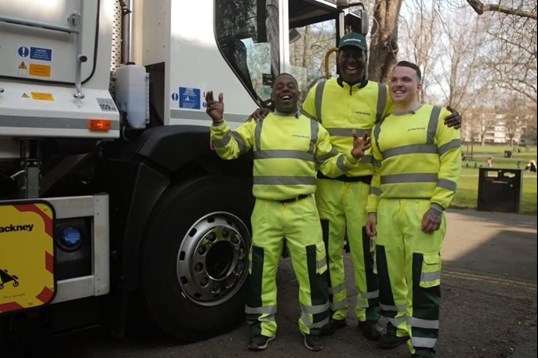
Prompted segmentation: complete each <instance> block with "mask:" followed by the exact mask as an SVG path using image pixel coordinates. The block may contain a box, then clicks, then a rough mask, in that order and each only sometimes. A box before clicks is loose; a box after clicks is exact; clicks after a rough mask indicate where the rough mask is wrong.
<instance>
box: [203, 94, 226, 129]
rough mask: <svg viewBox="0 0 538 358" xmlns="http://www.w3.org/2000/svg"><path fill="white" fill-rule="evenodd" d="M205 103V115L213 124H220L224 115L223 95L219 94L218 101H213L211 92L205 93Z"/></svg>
mask: <svg viewBox="0 0 538 358" xmlns="http://www.w3.org/2000/svg"><path fill="white" fill-rule="evenodd" d="M205 101H206V103H207V109H206V113H207V114H208V115H209V117H211V119H212V120H213V123H214V124H215V123H219V122H221V121H222V117H223V114H224V95H223V94H222V93H219V100H218V101H215V99H214V97H213V91H207V93H206V95H205Z"/></svg>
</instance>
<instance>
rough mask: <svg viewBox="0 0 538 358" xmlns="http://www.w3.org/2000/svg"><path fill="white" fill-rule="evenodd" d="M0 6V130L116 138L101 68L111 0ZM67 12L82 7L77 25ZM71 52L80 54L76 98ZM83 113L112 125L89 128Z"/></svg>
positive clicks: (2, 2)
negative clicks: (79, 96)
mask: <svg viewBox="0 0 538 358" xmlns="http://www.w3.org/2000/svg"><path fill="white" fill-rule="evenodd" d="M81 4H83V7H82V5H81ZM0 8H1V9H2V14H1V15H0V32H1V33H2V36H1V37H0V63H2V66H0V89H1V91H0V92H1V93H0V127H2V132H1V133H0V136H14V137H79V138H118V137H119V114H118V111H117V109H116V106H115V104H114V101H113V100H112V97H111V96H110V93H109V91H108V88H109V76H107V75H106V74H107V73H109V72H110V51H111V46H112V41H111V37H112V28H111V27H112V26H111V25H112V20H111V19H112V16H113V11H112V10H113V1H110V0H106V1H98V0H85V1H43V2H39V7H36V6H35V1H28V0H20V1H10V0H0ZM20 14H24V16H25V17H21V16H20ZM73 14H82V16H81V25H80V28H79V27H77V26H73V25H72V24H70V22H69V20H68V19H69V17H70V16H72V15H73ZM78 21H79V24H80V20H78ZM77 33H79V34H80V36H81V38H80V41H81V43H80V48H78V47H77ZM77 55H82V56H85V57H86V58H87V61H86V62H83V63H82V64H81V67H80V81H81V83H82V85H81V92H82V95H83V98H75V96H74V95H75V93H76V92H77V89H76V85H75V82H76V62H77V61H76V59H77ZM103 74H105V75H103ZM90 119H104V120H109V121H111V123H112V124H111V130H109V131H99V132H92V131H89V130H88V121H89V120H90Z"/></svg>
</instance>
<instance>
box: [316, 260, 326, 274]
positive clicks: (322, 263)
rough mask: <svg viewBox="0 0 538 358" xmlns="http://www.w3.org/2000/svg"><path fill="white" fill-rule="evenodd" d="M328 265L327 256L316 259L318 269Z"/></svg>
mask: <svg viewBox="0 0 538 358" xmlns="http://www.w3.org/2000/svg"><path fill="white" fill-rule="evenodd" d="M325 266H327V259H326V258H325V257H323V258H321V259H319V260H317V261H316V269H317V270H318V271H319V270H321V269H322V268H323V267H325Z"/></svg>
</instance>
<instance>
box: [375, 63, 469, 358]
mask: <svg viewBox="0 0 538 358" xmlns="http://www.w3.org/2000/svg"><path fill="white" fill-rule="evenodd" d="M420 89H421V71H420V69H419V67H418V66H417V65H416V64H414V63H411V62H408V61H400V62H398V63H397V64H396V66H395V67H394V69H393V71H392V75H391V76H390V81H389V90H390V96H391V98H392V100H393V101H394V110H393V113H392V114H391V115H390V116H389V117H387V118H385V119H384V120H383V121H382V122H380V123H377V124H376V125H375V127H374V129H373V130H372V153H373V158H374V176H373V179H372V186H371V189H370V195H369V197H368V203H367V210H368V213H369V215H368V223H367V226H366V229H367V233H368V235H371V236H377V238H376V259H377V272H378V274H379V297H380V304H381V314H382V315H383V316H384V317H385V318H387V320H388V323H387V329H386V333H385V334H383V336H381V338H380V340H379V343H378V346H379V347H380V348H382V349H392V348H396V347H398V346H399V345H400V344H403V343H405V342H409V347H410V350H411V353H412V356H413V357H421V358H433V357H434V355H435V344H436V341H437V336H438V333H439V313H440V307H441V288H440V286H441V246H442V243H443V240H444V237H445V233H446V218H445V214H444V210H446V209H447V208H448V206H449V205H450V202H451V201H452V199H453V198H454V194H455V192H456V185H457V182H458V178H459V175H460V171H461V143H460V132H459V131H458V130H456V129H453V128H448V127H446V126H445V125H443V123H442V120H441V118H443V117H444V116H445V115H447V114H448V111H447V110H446V109H443V108H441V107H436V106H432V105H429V104H422V103H420V102H419V101H418V93H419V91H420Z"/></svg>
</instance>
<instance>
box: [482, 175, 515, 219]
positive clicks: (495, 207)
mask: <svg viewBox="0 0 538 358" xmlns="http://www.w3.org/2000/svg"><path fill="white" fill-rule="evenodd" d="M521 183H522V178H521V169H499V168H479V171H478V198H477V199H478V202H477V206H476V209H477V210H479V211H501V212H506V213H519V203H520V198H521Z"/></svg>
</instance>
